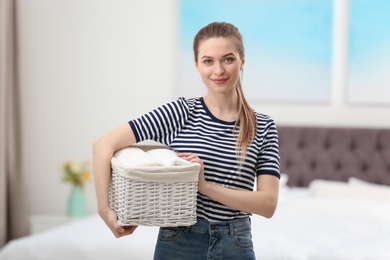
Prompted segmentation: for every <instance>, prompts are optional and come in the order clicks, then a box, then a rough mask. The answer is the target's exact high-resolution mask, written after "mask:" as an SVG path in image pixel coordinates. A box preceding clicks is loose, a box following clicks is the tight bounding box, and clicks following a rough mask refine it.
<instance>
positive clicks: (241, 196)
mask: <svg viewBox="0 0 390 260" xmlns="http://www.w3.org/2000/svg"><path fill="white" fill-rule="evenodd" d="M178 156H179V157H182V158H183V159H186V160H188V161H191V162H196V163H199V164H200V165H201V169H200V173H199V182H198V190H199V192H200V193H202V194H204V195H206V196H208V197H209V198H211V199H213V200H215V201H218V202H220V203H222V204H224V205H226V206H228V207H230V208H232V209H236V210H241V211H245V212H249V213H254V214H258V215H261V216H263V217H266V218H271V217H272V216H273V214H274V213H275V210H276V206H277V204H278V194H279V178H277V177H276V176H273V175H266V174H263V175H260V176H258V177H257V190H256V191H245V190H233V189H230V188H226V187H223V186H220V185H217V184H212V183H208V182H206V180H205V177H204V167H203V162H202V160H201V159H200V158H199V157H198V156H197V155H195V154H192V153H181V154H178Z"/></svg>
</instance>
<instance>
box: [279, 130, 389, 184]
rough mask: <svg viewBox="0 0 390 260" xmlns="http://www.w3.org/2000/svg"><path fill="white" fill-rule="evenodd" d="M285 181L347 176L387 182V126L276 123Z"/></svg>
mask: <svg viewBox="0 0 390 260" xmlns="http://www.w3.org/2000/svg"><path fill="white" fill-rule="evenodd" d="M278 134H279V149H280V162H281V172H282V173H286V174H287V175H288V178H289V179H288V185H289V186H298V187H305V186H307V185H308V184H309V183H310V181H311V180H313V179H326V180H338V181H346V180H348V178H349V177H351V176H354V177H356V178H359V179H362V180H366V181H369V182H374V183H379V184H386V185H390V129H370V128H366V129H363V128H331V127H297V126H278Z"/></svg>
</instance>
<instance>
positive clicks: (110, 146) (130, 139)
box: [93, 123, 136, 237]
mask: <svg viewBox="0 0 390 260" xmlns="http://www.w3.org/2000/svg"><path fill="white" fill-rule="evenodd" d="M135 142H136V140H135V136H134V133H133V131H132V129H131V127H130V125H129V124H128V123H126V124H123V125H122V126H119V127H118V128H116V129H114V130H112V131H110V132H108V133H107V134H105V135H103V136H102V137H101V138H99V139H98V140H97V141H95V142H94V144H93V172H94V181H95V190H96V199H97V204H98V212H99V215H100V217H101V218H102V219H103V220H104V222H105V223H106V225H107V226H108V227H109V228H110V229H111V231H112V232H113V233H114V235H115V236H116V237H121V236H125V235H128V234H131V233H133V231H134V229H135V228H136V227H125V228H123V227H120V226H119V225H118V224H117V217H116V214H115V212H114V211H113V210H112V209H111V208H110V204H109V200H108V192H109V183H110V176H111V158H112V156H113V154H114V153H115V152H116V151H118V150H120V149H122V148H124V147H126V146H129V145H132V144H134V143H135Z"/></svg>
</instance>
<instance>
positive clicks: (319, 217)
mask: <svg viewBox="0 0 390 260" xmlns="http://www.w3.org/2000/svg"><path fill="white" fill-rule="evenodd" d="M278 130H279V139H280V154H281V170H282V172H283V174H282V179H281V182H280V198H279V205H278V209H277V211H276V213H275V215H274V217H273V218H271V219H266V218H262V217H260V216H253V217H252V228H253V231H252V233H253V242H254V248H255V253H256V256H257V258H258V259H267V260H272V259H275V260H276V259H291V260H295V259H296V260H306V259H312V260H315V259H324V260H329V259H332V260H337V259H340V260H341V259H348V260H363V259H365V260H382V259H383V260H385V259H387V260H388V259H390V249H389V245H390V129H352V128H325V127H298V126H297V127H292V126H288V127H287V126H281V127H279V128H278ZM157 232H158V228H156V227H146V226H140V227H139V228H138V229H137V230H136V232H135V233H134V234H133V235H130V236H127V237H123V238H120V239H117V238H115V237H114V236H113V235H112V234H111V232H110V231H109V230H108V228H107V227H106V226H105V224H104V223H103V221H102V220H101V219H100V218H99V217H98V216H97V215H92V216H89V217H86V218H84V219H80V220H78V221H74V222H72V223H69V224H67V225H64V226H60V227H58V228H55V229H51V230H48V231H44V232H41V233H37V234H34V235H31V236H27V237H23V238H20V239H16V240H13V241H10V242H9V243H8V244H7V245H6V246H5V247H4V248H3V249H2V250H1V251H0V259H1V260H9V259H12V260H17V259H23V260H24V259H40V260H44V259H50V260H51V259H59V260H61V259H76V260H78V259H80V260H84V259H85V260H87V259H94V260H96V259H142V260H144V259H152V257H153V251H154V245H155V240H156V236H157Z"/></svg>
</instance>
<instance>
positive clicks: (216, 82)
mask: <svg viewBox="0 0 390 260" xmlns="http://www.w3.org/2000/svg"><path fill="white" fill-rule="evenodd" d="M228 79H229V78H223V79H212V80H211V81H212V82H214V83H215V84H217V85H220V84H224V83H225V82H226V81H227V80H228Z"/></svg>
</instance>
